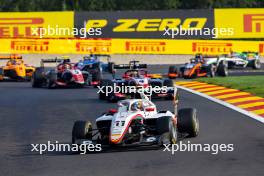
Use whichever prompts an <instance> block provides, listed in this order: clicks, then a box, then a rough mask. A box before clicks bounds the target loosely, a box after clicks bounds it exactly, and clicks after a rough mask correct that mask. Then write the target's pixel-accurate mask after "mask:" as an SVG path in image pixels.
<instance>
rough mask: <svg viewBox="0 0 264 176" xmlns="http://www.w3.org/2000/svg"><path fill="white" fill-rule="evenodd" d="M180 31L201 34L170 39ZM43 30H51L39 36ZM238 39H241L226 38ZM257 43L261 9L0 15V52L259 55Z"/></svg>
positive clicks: (263, 29) (263, 28)
mask: <svg viewBox="0 0 264 176" xmlns="http://www.w3.org/2000/svg"><path fill="white" fill-rule="evenodd" d="M180 28H182V29H184V30H189V31H193V30H194V29H198V30H200V31H202V32H200V33H195V34H193V35H188V34H186V35H180V34H177V35H176V34H175V33H174V34H173V36H172V32H173V30H176V29H180ZM44 29H45V30H47V29H52V30H53V31H51V32H50V33H45V35H43V34H42V32H43V30H44ZM59 29H64V30H65V31H64V33H61V31H60V32H58V31H59ZM91 29H93V30H91ZM94 29H95V30H94ZM230 31H231V32H230ZM83 34H85V35H83ZM227 34H228V35H227ZM243 38H245V39H247V41H235V40H232V39H243ZM256 38H257V39H258V40H259V41H257V40H256ZM215 39H218V40H215ZM221 39H228V40H221ZM250 39H253V41H248V40H250ZM263 40H264V8H263V9H261V8H260V9H215V10H176V11H122V12H14V13H5V12H0V52H1V53H58V54H60V53H61V54H67V53H76V54H79V53H83V54H85V53H91V52H93V53H110V54H117V53H120V54H126V53H128V54H193V53H197V52H202V53H212V54H222V53H228V52H230V51H248V50H251V51H259V52H260V53H262V54H264V53H263V43H264V41H263Z"/></svg>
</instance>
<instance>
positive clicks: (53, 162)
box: [0, 68, 264, 176]
mask: <svg viewBox="0 0 264 176" xmlns="http://www.w3.org/2000/svg"><path fill="white" fill-rule="evenodd" d="M152 70H155V68H153V69H152ZM157 70H158V71H159V69H157ZM0 92H1V94H0V118H1V123H0V139H1V145H0V151H1V152H0V173H1V174H0V175H5V176H9V175H10V176H17V175H19V176H31V175H34V176H35V175H38V176H65V175H67V176H68V175H74V176H75V175H77V176H83V175H88V176H97V175H98V176H103V175H109V176H111V175H115V176H116V175H126V176H130V175H131V176H132V175H146V176H156V175H164V176H171V175H186V176H187V175H188V176H189V175H198V176H200V175H201V176H215V175H216V176H217V175H219V176H220V175H221V176H222V175H225V176H229V175H230V176H235V175H239V176H248V175H254V176H262V175H263V173H264V167H263V165H264V126H263V124H262V123H260V122H257V121H255V120H253V119H251V118H249V117H247V116H245V115H242V114H240V113H238V112H236V111H233V110H231V109H228V108H226V107H224V106H221V105H219V104H216V103H213V102H211V101H209V100H207V99H204V98H201V97H199V96H197V95H193V94H191V93H188V92H185V91H180V108H183V107H195V108H196V109H197V110H198V117H199V119H200V134H199V136H198V137H197V138H188V139H184V140H183V142H185V143H186V142H187V141H188V140H189V141H190V142H191V143H200V144H207V143H209V144H214V143H216V144H234V151H233V152H219V153H218V154H217V155H213V154H211V153H210V152H176V153H175V154H174V155H172V154H171V153H170V152H164V151H162V149H159V150H157V149H152V148H148V149H144V150H143V149H136V150H115V151H111V150H110V151H107V152H103V153H94V154H87V155H78V154H72V153H68V152H49V153H46V154H44V155H39V154H38V153H36V152H31V151H30V150H31V146H30V144H32V143H34V144H36V143H47V141H53V142H55V141H59V142H60V143H70V142H71V130H72V126H73V123H74V121H75V120H91V121H92V122H94V121H95V119H96V117H98V116H100V115H101V113H102V112H104V111H106V110H108V109H109V108H111V107H115V104H111V103H107V102H104V101H99V100H98V98H97V94H96V89H93V88H84V89H55V90H48V89H45V88H43V89H33V88H31V86H30V83H23V82H2V83H1V84H0ZM155 103H156V104H157V107H158V109H160V110H166V109H170V110H172V108H173V107H172V105H171V102H170V101H160V100H156V101H155Z"/></svg>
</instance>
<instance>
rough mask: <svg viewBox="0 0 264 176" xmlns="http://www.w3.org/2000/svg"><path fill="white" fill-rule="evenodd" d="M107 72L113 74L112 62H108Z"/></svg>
mask: <svg viewBox="0 0 264 176" xmlns="http://www.w3.org/2000/svg"><path fill="white" fill-rule="evenodd" d="M108 71H109V73H111V74H113V73H114V72H115V63H114V62H109V63H108Z"/></svg>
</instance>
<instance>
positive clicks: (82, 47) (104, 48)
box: [76, 41, 112, 53]
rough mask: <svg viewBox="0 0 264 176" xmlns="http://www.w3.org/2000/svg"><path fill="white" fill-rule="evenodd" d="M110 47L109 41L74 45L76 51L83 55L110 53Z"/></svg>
mask: <svg viewBox="0 0 264 176" xmlns="http://www.w3.org/2000/svg"><path fill="white" fill-rule="evenodd" d="M111 45H112V44H111V41H95V42H94V41H90V42H89V41H83V42H82V41H81V42H77V43H76V51H77V52H84V53H87V52H90V53H98V52H99V53H100V52H102V53H110V52H111Z"/></svg>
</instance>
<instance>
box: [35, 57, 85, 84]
mask: <svg viewBox="0 0 264 176" xmlns="http://www.w3.org/2000/svg"><path fill="white" fill-rule="evenodd" d="M45 63H56V67H55V68H51V69H48V68H46V67H45V66H44V64H45ZM47 69H48V70H47ZM87 77H88V73H86V72H84V71H81V70H79V69H77V68H76V67H75V66H74V64H72V63H70V59H65V58H61V59H60V58H55V59H42V60H41V67H38V68H36V71H35V72H34V74H33V76H32V87H34V88H39V87H48V88H56V87H83V86H85V85H86V81H85V80H86V79H87Z"/></svg>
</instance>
